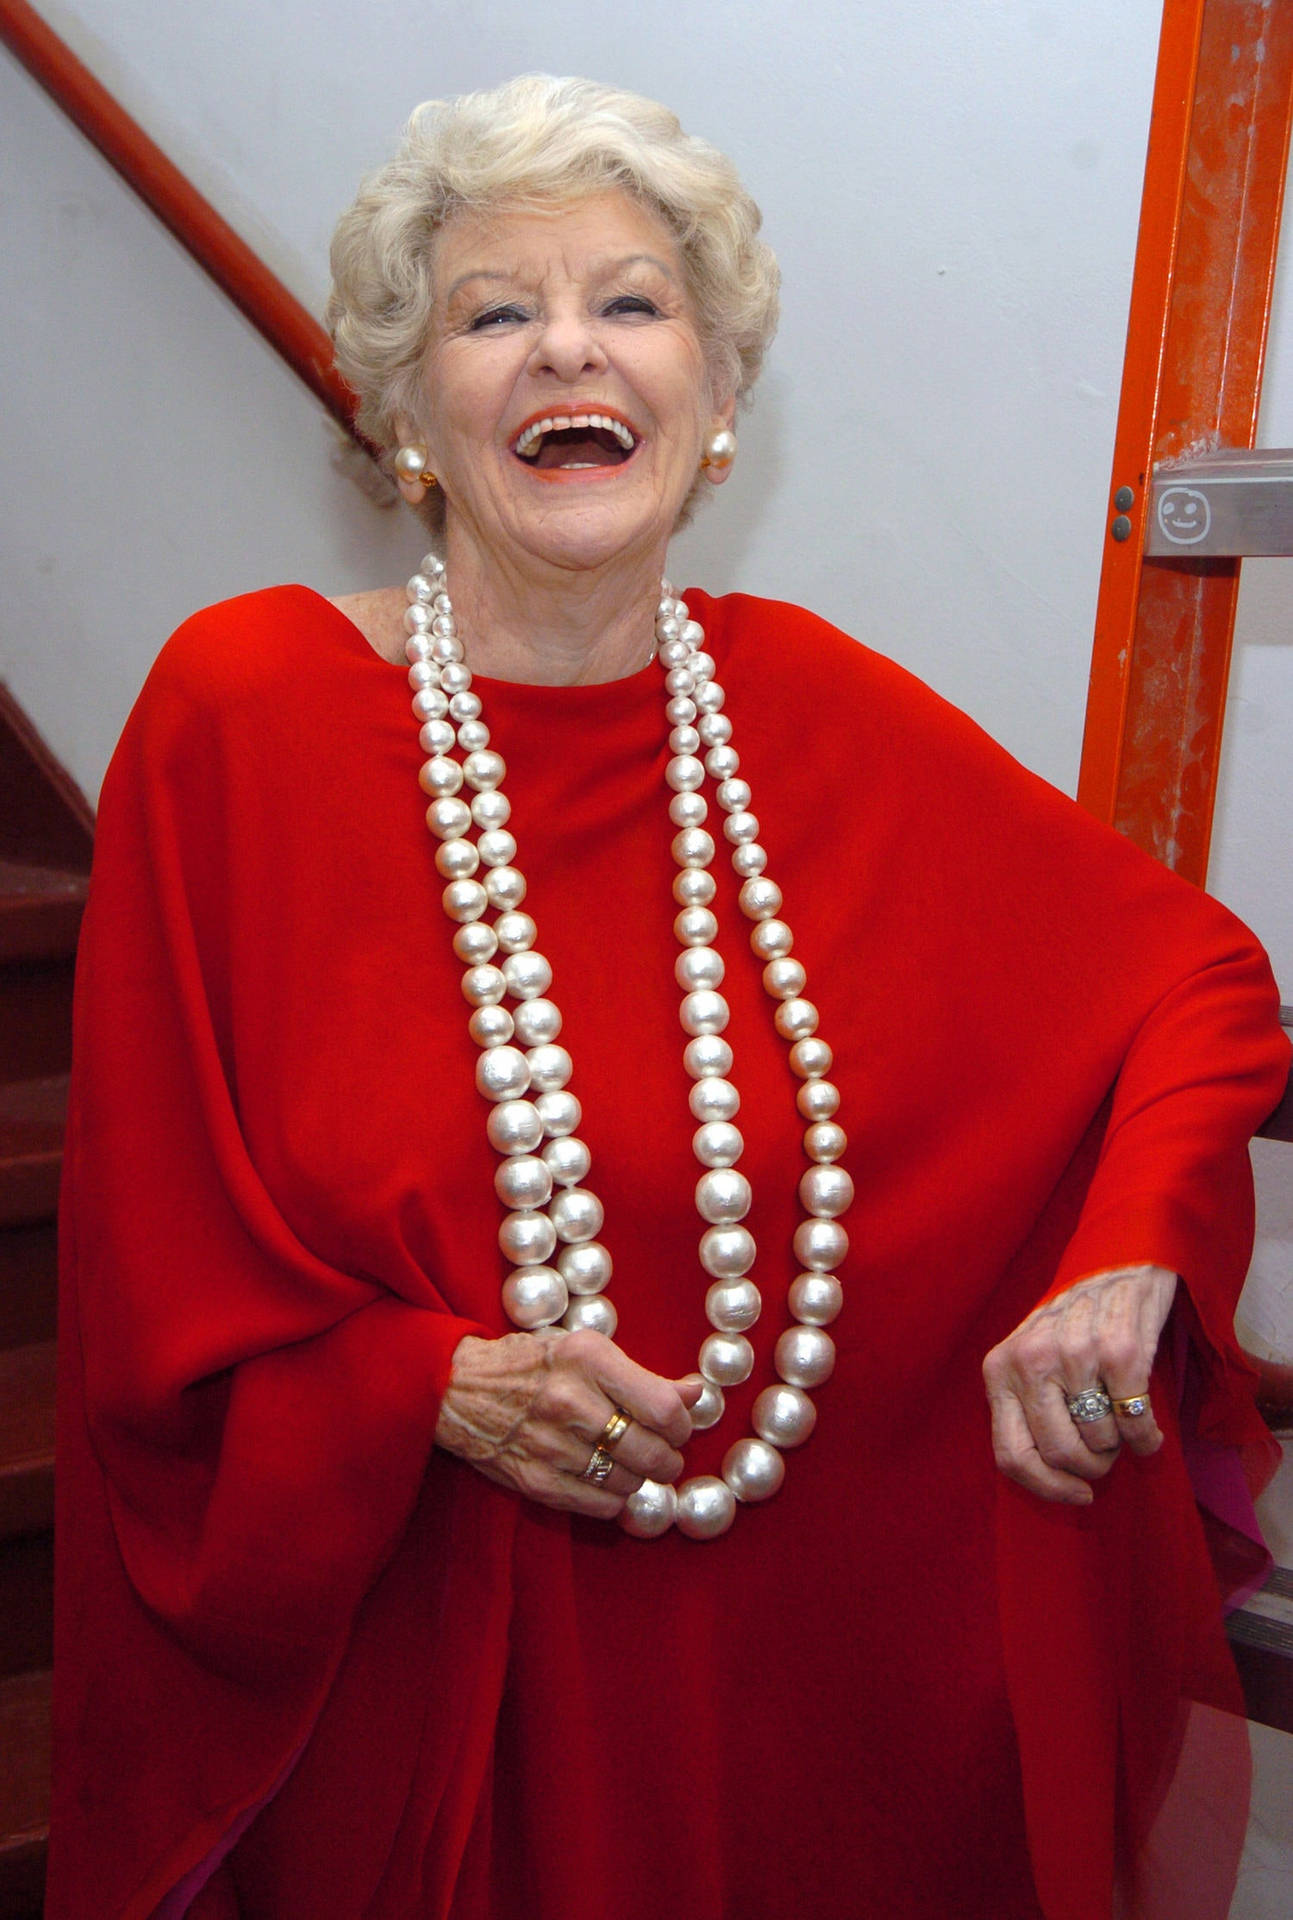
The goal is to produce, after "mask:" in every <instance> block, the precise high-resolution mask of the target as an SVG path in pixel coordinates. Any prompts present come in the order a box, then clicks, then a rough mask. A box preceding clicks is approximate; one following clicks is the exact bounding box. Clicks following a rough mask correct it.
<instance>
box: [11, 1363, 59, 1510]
mask: <svg viewBox="0 0 1293 1920" xmlns="http://www.w3.org/2000/svg"><path fill="white" fill-rule="evenodd" d="M53 1524H54V1342H53V1341H52V1340H42V1341H39V1342H38V1343H37V1344H35V1345H33V1346H30V1347H10V1348H9V1349H8V1350H7V1351H6V1352H0V1540H5V1539H11V1538H13V1537H14V1536H15V1535H18V1534H24V1533H35V1532H38V1531H40V1530H42V1529H44V1528H47V1527H51V1526H53Z"/></svg>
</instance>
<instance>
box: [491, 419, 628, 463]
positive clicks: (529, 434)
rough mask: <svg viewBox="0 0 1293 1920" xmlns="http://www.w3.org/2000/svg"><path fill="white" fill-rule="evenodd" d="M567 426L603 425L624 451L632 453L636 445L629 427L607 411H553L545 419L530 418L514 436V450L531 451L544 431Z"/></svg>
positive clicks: (563, 429)
mask: <svg viewBox="0 0 1293 1920" xmlns="http://www.w3.org/2000/svg"><path fill="white" fill-rule="evenodd" d="M568 427H604V428H605V429H606V431H607V433H613V434H614V435H615V438H616V439H617V440H618V441H619V443H620V445H621V446H622V447H623V449H624V451H625V453H632V451H633V449H634V447H635V446H636V445H637V439H636V436H635V435H634V433H633V430H632V428H631V427H626V426H625V424H624V422H623V421H622V420H615V419H612V417H611V415H610V414H609V413H553V414H549V416H548V417H547V419H546V420H532V421H531V422H530V424H529V426H528V427H526V429H525V431H524V432H523V433H519V434H518V435H517V437H516V445H515V448H514V451H515V452H516V453H519V454H521V455H522V457H524V456H525V455H526V454H528V453H533V451H534V449H535V447H537V446H538V444H539V442H540V440H542V438H543V436H544V434H545V433H561V432H564V431H565V429H566V428H568Z"/></svg>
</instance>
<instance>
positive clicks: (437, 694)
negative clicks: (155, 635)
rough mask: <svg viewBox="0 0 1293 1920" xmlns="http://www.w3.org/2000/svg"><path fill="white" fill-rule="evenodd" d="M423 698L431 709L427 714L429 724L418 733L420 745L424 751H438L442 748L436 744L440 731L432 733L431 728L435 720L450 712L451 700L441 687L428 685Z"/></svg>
mask: <svg viewBox="0 0 1293 1920" xmlns="http://www.w3.org/2000/svg"><path fill="white" fill-rule="evenodd" d="M422 700H423V704H424V705H425V706H426V707H428V708H429V709H430V711H429V712H428V714H427V724H426V726H425V727H423V729H422V731H421V732H420V733H419V735H418V745H419V746H420V747H421V749H422V751H423V753H438V752H439V751H440V749H439V748H438V747H437V746H436V744H435V742H436V741H437V740H438V739H439V737H440V736H439V734H438V733H437V734H432V733H431V732H430V731H429V729H430V727H431V726H432V724H433V723H434V722H435V721H437V720H440V719H443V717H444V715H445V714H446V713H448V711H449V702H448V700H447V699H446V698H445V696H444V694H442V693H441V691H440V689H439V687H428V689H427V691H426V692H425V693H424V694H423V696H422Z"/></svg>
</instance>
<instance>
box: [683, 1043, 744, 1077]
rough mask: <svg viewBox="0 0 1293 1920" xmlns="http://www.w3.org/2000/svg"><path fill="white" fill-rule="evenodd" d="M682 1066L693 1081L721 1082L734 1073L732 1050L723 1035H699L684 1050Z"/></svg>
mask: <svg viewBox="0 0 1293 1920" xmlns="http://www.w3.org/2000/svg"><path fill="white" fill-rule="evenodd" d="M682 1064H683V1065H684V1067H686V1069H687V1071H688V1073H689V1074H690V1075H691V1077H692V1079H693V1080H709V1079H719V1080H721V1079H722V1078H723V1077H724V1075H725V1074H729V1073H730V1072H731V1071H732V1049H731V1047H730V1046H729V1045H728V1043H727V1041H726V1040H724V1038H723V1036H722V1034H721V1033H698V1034H697V1035H696V1038H695V1039H694V1040H689V1041H688V1042H687V1044H686V1046H685V1047H684V1048H683V1054H682Z"/></svg>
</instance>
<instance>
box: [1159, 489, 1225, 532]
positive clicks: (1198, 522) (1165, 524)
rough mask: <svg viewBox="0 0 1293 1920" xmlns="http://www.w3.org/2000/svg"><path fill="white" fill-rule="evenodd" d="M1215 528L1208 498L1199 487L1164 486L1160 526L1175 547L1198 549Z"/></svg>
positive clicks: (1160, 505)
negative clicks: (1201, 541) (1212, 528)
mask: <svg viewBox="0 0 1293 1920" xmlns="http://www.w3.org/2000/svg"><path fill="white" fill-rule="evenodd" d="M1211 526H1212V508H1211V507H1210V506H1209V505H1208V499H1207V495H1206V494H1203V493H1200V492H1199V490H1198V488H1197V487H1164V488H1163V491H1162V492H1161V493H1160V494H1159V496H1158V527H1159V532H1160V533H1161V534H1162V536H1163V538H1164V539H1165V540H1170V541H1171V543H1172V545H1173V546H1174V547H1197V546H1198V544H1199V542H1200V540H1206V539H1207V537H1208V532H1209V530H1210V528H1211Z"/></svg>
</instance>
